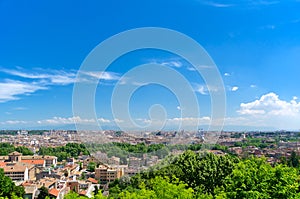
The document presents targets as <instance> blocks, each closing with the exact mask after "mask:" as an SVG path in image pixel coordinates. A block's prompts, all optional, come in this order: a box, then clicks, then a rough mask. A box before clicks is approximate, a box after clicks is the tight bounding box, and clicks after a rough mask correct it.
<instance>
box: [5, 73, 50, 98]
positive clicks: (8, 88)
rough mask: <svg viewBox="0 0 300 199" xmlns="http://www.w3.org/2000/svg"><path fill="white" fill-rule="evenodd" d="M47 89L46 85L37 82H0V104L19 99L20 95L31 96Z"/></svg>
mask: <svg viewBox="0 0 300 199" xmlns="http://www.w3.org/2000/svg"><path fill="white" fill-rule="evenodd" d="M45 89H47V87H46V86H44V85H39V84H38V83H36V82H32V83H28V82H22V81H16V80H9V79H8V80H5V81H4V82H0V102H7V101H10V100H17V99H19V97H20V95H29V94H32V93H34V92H36V91H38V90H45Z"/></svg>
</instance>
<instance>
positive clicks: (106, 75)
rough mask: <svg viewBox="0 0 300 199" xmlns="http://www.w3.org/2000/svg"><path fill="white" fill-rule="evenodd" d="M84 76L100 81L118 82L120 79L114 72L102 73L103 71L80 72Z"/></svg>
mask: <svg viewBox="0 0 300 199" xmlns="http://www.w3.org/2000/svg"><path fill="white" fill-rule="evenodd" d="M80 72H81V73H82V74H84V75H87V76H90V77H92V78H95V79H100V80H118V79H120V76H119V74H117V73H114V72H107V71H105V72H102V71H80Z"/></svg>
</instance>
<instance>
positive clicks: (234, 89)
mask: <svg viewBox="0 0 300 199" xmlns="http://www.w3.org/2000/svg"><path fill="white" fill-rule="evenodd" d="M237 90H239V87H238V86H233V87H232V88H231V91H233V92H234V91H237Z"/></svg>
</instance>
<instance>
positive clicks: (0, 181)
mask: <svg viewBox="0 0 300 199" xmlns="http://www.w3.org/2000/svg"><path fill="white" fill-rule="evenodd" d="M24 194H25V191H24V188H23V187H20V186H16V185H15V183H14V182H13V181H12V180H11V179H10V178H9V177H7V176H5V175H4V171H3V169H1V168H0V198H22V197H23V195H24Z"/></svg>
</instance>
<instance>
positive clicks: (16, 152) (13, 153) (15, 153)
mask: <svg viewBox="0 0 300 199" xmlns="http://www.w3.org/2000/svg"><path fill="white" fill-rule="evenodd" d="M8 155H22V153H19V152H18V151H14V152H11V153H10V154H8Z"/></svg>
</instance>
